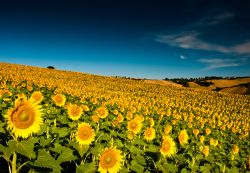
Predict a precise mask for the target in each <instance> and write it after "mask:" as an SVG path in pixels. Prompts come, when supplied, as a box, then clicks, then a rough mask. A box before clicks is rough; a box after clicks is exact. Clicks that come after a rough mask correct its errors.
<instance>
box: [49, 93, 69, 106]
mask: <svg viewBox="0 0 250 173" xmlns="http://www.w3.org/2000/svg"><path fill="white" fill-rule="evenodd" d="M52 100H53V101H54V102H55V104H56V105H57V106H60V107H62V106H64V105H65V102H66V97H65V95H62V94H56V95H55V96H53V97H52Z"/></svg>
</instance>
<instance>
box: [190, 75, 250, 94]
mask: <svg viewBox="0 0 250 173" xmlns="http://www.w3.org/2000/svg"><path fill="white" fill-rule="evenodd" d="M207 81H208V82H212V83H214V84H212V85H210V86H208V87H205V86H200V85H199V84H197V83H195V82H188V84H189V87H191V88H199V89H204V90H210V91H212V90H215V89H216V88H217V87H218V88H222V89H221V90H220V92H227V93H232V94H246V93H247V91H248V89H247V88H246V87H244V86H238V85H239V84H244V83H249V82H250V78H243V79H234V80H227V79H214V80H207Z"/></svg>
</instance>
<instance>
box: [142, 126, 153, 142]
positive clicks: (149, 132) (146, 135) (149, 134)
mask: <svg viewBox="0 0 250 173" xmlns="http://www.w3.org/2000/svg"><path fill="white" fill-rule="evenodd" d="M144 138H145V139H146V140H147V141H152V140H153V139H154V138H155V129H154V128H153V127H149V128H147V129H146V130H145V132H144Z"/></svg>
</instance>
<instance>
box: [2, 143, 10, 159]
mask: <svg viewBox="0 0 250 173" xmlns="http://www.w3.org/2000/svg"><path fill="white" fill-rule="evenodd" d="M0 153H3V155H5V156H6V157H7V158H8V159H10V156H11V155H12V154H13V151H12V150H11V149H10V148H9V147H5V146H3V145H1V144H0Z"/></svg>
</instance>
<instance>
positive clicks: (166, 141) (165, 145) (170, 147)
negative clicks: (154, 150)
mask: <svg viewBox="0 0 250 173" xmlns="http://www.w3.org/2000/svg"><path fill="white" fill-rule="evenodd" d="M176 151H177V149H176V146H175V142H174V140H173V139H172V138H171V137H170V136H165V137H164V138H163V141H162V144H161V148H160V152H161V154H162V155H163V157H170V156H172V155H174V154H175V153H176Z"/></svg>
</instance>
